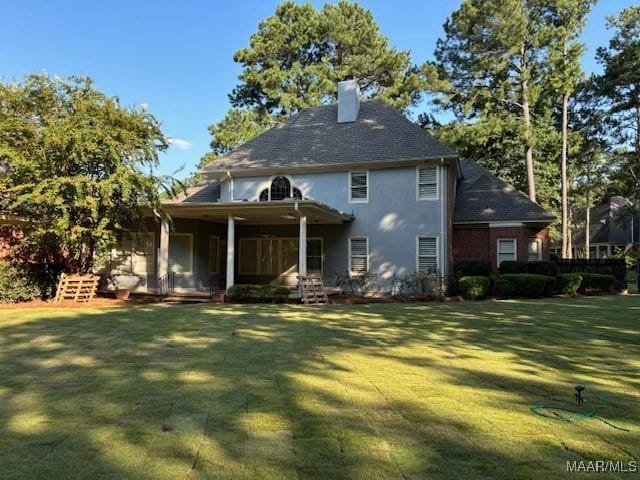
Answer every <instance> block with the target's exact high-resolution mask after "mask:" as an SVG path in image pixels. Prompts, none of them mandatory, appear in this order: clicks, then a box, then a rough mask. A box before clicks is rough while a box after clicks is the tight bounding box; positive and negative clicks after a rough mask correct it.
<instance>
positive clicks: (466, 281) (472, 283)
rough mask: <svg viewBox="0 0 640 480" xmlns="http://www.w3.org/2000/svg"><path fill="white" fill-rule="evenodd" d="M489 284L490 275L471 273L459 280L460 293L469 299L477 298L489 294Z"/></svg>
mask: <svg viewBox="0 0 640 480" xmlns="http://www.w3.org/2000/svg"><path fill="white" fill-rule="evenodd" d="M489 285H490V280H489V277H483V276H479V275H469V276H466V277H462V278H461V279H460V280H458V287H459V288H460V293H461V294H462V296H463V297H464V298H467V299H469V300H475V299H476V298H479V297H484V296H485V295H487V294H488V293H489Z"/></svg>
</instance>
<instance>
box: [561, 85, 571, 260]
mask: <svg viewBox="0 0 640 480" xmlns="http://www.w3.org/2000/svg"><path fill="white" fill-rule="evenodd" d="M568 105H569V94H567V93H565V94H564V95H563V96H562V159H561V162H560V170H561V172H562V179H561V188H562V257H563V258H571V251H570V250H569V247H568V245H569V199H568V186H567V143H568V142H567V124H568V108H569V107H568Z"/></svg>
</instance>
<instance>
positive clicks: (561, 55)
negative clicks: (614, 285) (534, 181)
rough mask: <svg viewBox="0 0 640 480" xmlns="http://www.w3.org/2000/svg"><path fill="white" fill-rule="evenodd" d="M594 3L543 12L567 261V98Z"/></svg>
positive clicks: (567, 0) (578, 73) (561, 1)
mask: <svg viewBox="0 0 640 480" xmlns="http://www.w3.org/2000/svg"><path fill="white" fill-rule="evenodd" d="M594 3H595V0H552V1H550V2H549V4H548V6H547V8H546V9H545V13H546V18H547V24H548V27H549V35H550V38H551V41H550V46H549V48H548V50H547V52H548V65H549V73H548V74H547V75H546V79H547V82H549V84H550V89H551V92H552V94H556V95H558V96H560V103H561V133H562V147H561V160H560V165H561V167H560V170H561V177H560V185H561V195H562V198H561V209H562V226H561V233H560V238H561V252H562V257H564V258H571V248H570V247H569V240H570V235H569V233H570V232H569V200H568V177H567V171H568V169H567V158H568V151H569V140H568V139H569V127H568V125H569V99H570V98H571V95H572V94H573V92H574V91H575V89H576V86H577V85H578V83H579V82H580V80H581V78H582V67H581V65H580V58H581V57H582V54H583V53H584V50H585V47H584V44H583V43H582V42H580V41H579V36H580V33H581V32H582V29H583V28H584V25H585V22H586V17H587V14H588V13H589V11H590V10H591V7H592V6H593V4H594Z"/></svg>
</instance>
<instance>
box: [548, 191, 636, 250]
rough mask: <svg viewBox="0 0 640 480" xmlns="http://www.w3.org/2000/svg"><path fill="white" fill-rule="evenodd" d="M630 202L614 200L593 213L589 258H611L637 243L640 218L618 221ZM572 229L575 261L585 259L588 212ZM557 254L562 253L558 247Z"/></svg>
mask: <svg viewBox="0 0 640 480" xmlns="http://www.w3.org/2000/svg"><path fill="white" fill-rule="evenodd" d="M630 205H631V202H630V201H629V200H628V199H626V198H624V197H621V196H619V195H618V196H614V197H611V198H609V199H608V200H605V201H604V202H602V203H601V204H600V205H598V206H597V207H594V208H592V209H591V222H590V228H589V231H590V232H589V258H608V257H610V256H612V255H615V254H616V253H619V252H622V251H624V249H625V247H626V246H627V245H629V244H631V243H634V242H637V241H638V234H639V233H640V232H639V228H638V227H639V225H638V223H639V222H638V218H637V216H636V218H634V219H633V220H631V219H629V220H627V221H626V222H625V223H626V224H622V221H621V219H620V218H618V217H619V215H620V212H621V210H622V209H623V208H625V207H628V206H630ZM577 217H578V218H577V221H576V222H575V226H574V228H573V231H574V235H573V247H572V253H573V258H586V251H585V249H586V242H585V224H586V222H585V217H586V215H585V212H584V211H581V212H579V213H578V215H577ZM552 251H553V252H554V253H558V254H559V253H560V249H559V247H558V246H557V245H554V246H553V249H552Z"/></svg>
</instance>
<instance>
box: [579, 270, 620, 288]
mask: <svg viewBox="0 0 640 480" xmlns="http://www.w3.org/2000/svg"><path fill="white" fill-rule="evenodd" d="M580 276H581V277H582V283H581V284H580V291H581V292H584V291H586V290H599V291H601V292H610V291H611V290H613V286H614V285H615V283H616V277H614V276H613V275H605V274H602V273H586V272H580Z"/></svg>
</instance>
